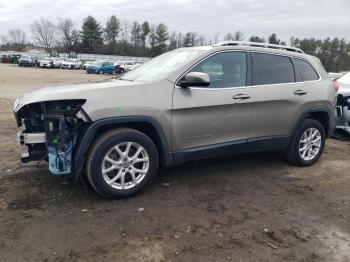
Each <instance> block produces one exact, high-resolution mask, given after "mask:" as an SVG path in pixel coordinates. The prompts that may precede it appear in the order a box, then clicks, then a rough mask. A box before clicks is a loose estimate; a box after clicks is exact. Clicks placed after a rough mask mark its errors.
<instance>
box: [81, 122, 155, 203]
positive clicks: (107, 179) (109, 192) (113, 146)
mask: <svg viewBox="0 0 350 262" xmlns="http://www.w3.org/2000/svg"><path fill="white" fill-rule="evenodd" d="M117 149H118V150H117ZM135 155H136V156H135ZM158 162H159V160H158V152H157V148H156V146H155V145H154V143H153V141H152V140H151V139H150V138H149V137H147V136H146V135H144V134H143V133H141V132H139V131H137V130H134V129H129V128H122V129H114V130H111V131H109V132H107V133H105V134H103V135H101V136H100V137H99V138H97V139H96V141H95V142H94V143H93V145H92V146H91V149H90V151H89V154H88V158H87V163H86V171H87V178H88V181H89V182H90V184H91V186H92V187H93V188H94V189H95V191H96V192H97V193H98V194H100V195H101V196H103V197H106V198H126V197H130V196H133V195H135V194H136V193H139V192H141V191H142V190H144V189H145V188H146V186H148V185H149V184H150V183H151V182H152V181H153V180H154V178H155V177H156V175H157V172H158ZM108 170H110V171H108Z"/></svg>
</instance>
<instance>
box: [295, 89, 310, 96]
mask: <svg viewBox="0 0 350 262" xmlns="http://www.w3.org/2000/svg"><path fill="white" fill-rule="evenodd" d="M306 94H307V92H306V91H305V90H297V91H294V95H297V96H303V95H306Z"/></svg>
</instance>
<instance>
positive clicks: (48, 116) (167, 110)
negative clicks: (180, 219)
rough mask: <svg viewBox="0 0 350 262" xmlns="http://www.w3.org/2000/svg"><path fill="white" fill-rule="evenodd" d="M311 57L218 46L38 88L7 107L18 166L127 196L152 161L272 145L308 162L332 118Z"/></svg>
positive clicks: (328, 87) (326, 89) (260, 47)
mask: <svg viewBox="0 0 350 262" xmlns="http://www.w3.org/2000/svg"><path fill="white" fill-rule="evenodd" d="M335 107H336V91H335V86H334V84H333V82H332V81H331V80H330V79H329V77H328V75H327V73H326V72H325V70H324V69H323V67H322V65H321V63H320V62H319V60H318V59H317V58H315V57H312V56H309V55H306V54H304V53H303V52H302V51H301V50H300V49H298V48H294V47H288V46H279V45H270V44H259V43H250V42H221V43H218V44H216V45H214V46H206V47H191V48H181V49H177V50H174V51H171V52H168V53H165V54H162V55H160V56H158V57H156V58H154V59H153V60H151V61H149V62H147V63H145V64H143V65H141V66H140V67H138V68H136V69H134V70H132V71H130V72H128V73H127V74H125V75H123V76H122V77H121V78H119V79H111V80H109V81H107V82H100V83H87V84H80V85H69V86H61V87H50V88H44V89H40V90H37V91H34V92H32V93H29V94H26V95H24V96H22V97H19V98H18V99H17V100H16V102H15V104H14V113H15V117H16V119H17V123H18V126H19V127H20V128H21V131H20V132H19V133H18V135H17V136H18V141H19V143H20V144H22V145H26V146H27V152H25V153H23V155H22V162H29V161H38V160H46V161H47V162H48V167H49V170H50V172H51V173H52V174H54V175H70V176H73V177H74V178H76V179H77V178H79V176H81V175H86V176H87V180H88V181H89V182H90V183H91V185H92V187H93V188H94V189H95V190H96V191H97V192H98V193H99V194H100V195H102V196H104V197H110V198H120V197H128V196H131V195H133V194H135V193H137V192H139V191H141V190H142V189H144V188H145V187H146V186H147V185H148V184H150V183H151V182H152V180H153V179H154V178H155V176H156V174H157V170H158V167H159V166H164V167H166V166H171V165H175V164H180V163H183V162H186V161H191V160H195V159H203V158H209V157H218V156H223V155H234V154H237V153H247V152H254V151H279V152H282V155H283V156H284V157H285V158H286V159H287V160H288V161H289V162H291V163H294V164H296V165H299V166H309V165H312V164H313V163H315V162H316V161H317V160H318V159H319V157H320V156H321V154H322V152H323V150H324V146H325V139H326V138H327V137H329V136H330V135H331V133H332V132H333V129H334V127H335V119H336V115H335V114H336V110H335Z"/></svg>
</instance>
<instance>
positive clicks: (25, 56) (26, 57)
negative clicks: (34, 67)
mask: <svg viewBox="0 0 350 262" xmlns="http://www.w3.org/2000/svg"><path fill="white" fill-rule="evenodd" d="M21 59H30V56H27V55H22V57H21Z"/></svg>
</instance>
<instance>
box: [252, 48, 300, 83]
mask: <svg viewBox="0 0 350 262" xmlns="http://www.w3.org/2000/svg"><path fill="white" fill-rule="evenodd" d="M253 56H254V61H255V70H254V71H255V73H254V84H255V85H270V84H283V83H293V82H295V75H294V67H293V64H292V61H291V60H290V58H289V57H287V56H280V55H271V54H261V53H253Z"/></svg>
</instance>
